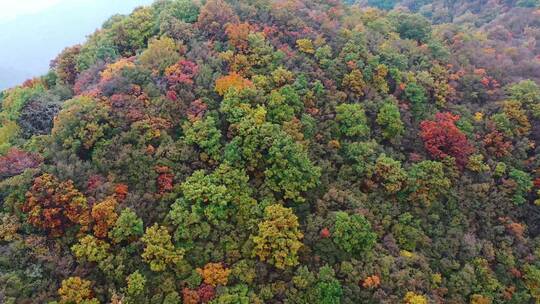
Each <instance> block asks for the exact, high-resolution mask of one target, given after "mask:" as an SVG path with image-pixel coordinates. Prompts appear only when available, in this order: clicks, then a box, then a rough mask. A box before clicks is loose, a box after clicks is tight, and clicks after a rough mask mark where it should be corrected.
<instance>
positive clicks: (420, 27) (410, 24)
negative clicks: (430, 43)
mask: <svg viewBox="0 0 540 304" xmlns="http://www.w3.org/2000/svg"><path fill="white" fill-rule="evenodd" d="M389 17H390V18H391V20H392V21H393V22H394V24H395V25H396V30H397V32H398V33H399V36H400V37H401V38H402V39H412V40H416V41H418V42H423V43H424V42H427V40H428V39H429V38H431V23H430V22H429V20H427V19H426V18H425V17H424V16H422V15H420V14H409V13H403V12H397V13H391V14H390V15H389Z"/></svg>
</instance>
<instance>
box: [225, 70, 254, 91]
mask: <svg viewBox="0 0 540 304" xmlns="http://www.w3.org/2000/svg"><path fill="white" fill-rule="evenodd" d="M252 86H253V84H252V82H251V81H249V80H247V79H245V78H243V77H242V76H240V75H239V74H237V73H235V72H233V73H230V74H229V75H227V76H223V77H221V78H219V79H218V80H216V92H218V94H219V95H225V93H227V91H229V89H231V88H232V89H235V90H242V89H245V88H249V87H252Z"/></svg>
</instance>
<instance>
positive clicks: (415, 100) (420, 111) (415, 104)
mask: <svg viewBox="0 0 540 304" xmlns="http://www.w3.org/2000/svg"><path fill="white" fill-rule="evenodd" d="M404 94H405V98H406V99H407V100H408V101H409V102H410V103H411V105H412V112H413V115H414V118H416V119H422V118H423V117H424V115H425V113H426V103H427V100H428V99H427V93H426V90H425V89H424V87H422V86H421V85H419V84H417V83H415V82H411V83H409V84H407V87H405V91H404Z"/></svg>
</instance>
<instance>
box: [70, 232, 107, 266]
mask: <svg viewBox="0 0 540 304" xmlns="http://www.w3.org/2000/svg"><path fill="white" fill-rule="evenodd" d="M110 247H111V246H110V245H109V244H107V242H105V241H102V240H99V239H97V238H95V237H94V236H93V235H87V236H85V237H83V238H81V239H80V240H79V243H78V244H75V245H73V246H72V247H71V251H73V254H75V256H76V257H77V259H79V260H82V261H87V262H95V263H99V262H101V261H103V260H105V259H106V258H107V256H108V255H109V249H110Z"/></svg>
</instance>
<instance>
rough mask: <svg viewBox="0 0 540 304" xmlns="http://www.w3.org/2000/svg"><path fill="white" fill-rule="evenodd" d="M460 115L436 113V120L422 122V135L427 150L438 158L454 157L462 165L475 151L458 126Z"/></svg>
mask: <svg viewBox="0 0 540 304" xmlns="http://www.w3.org/2000/svg"><path fill="white" fill-rule="evenodd" d="M459 118H460V117H459V116H458V115H453V114H451V113H448V112H444V113H437V114H435V120H433V121H432V120H425V121H423V122H421V123H420V137H422V140H423V141H424V147H425V148H426V150H427V151H428V152H429V153H430V154H431V156H433V157H434V158H436V159H444V158H446V157H448V156H451V157H454V158H455V159H456V162H457V164H458V165H460V166H464V165H465V164H466V163H467V159H468V156H469V155H470V154H471V153H472V152H473V151H474V149H473V147H472V146H471V145H470V144H469V142H468V140H467V137H466V136H465V134H464V133H463V132H462V131H461V130H460V129H459V128H458V127H457V126H456V122H457V121H458V120H459Z"/></svg>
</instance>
